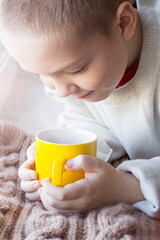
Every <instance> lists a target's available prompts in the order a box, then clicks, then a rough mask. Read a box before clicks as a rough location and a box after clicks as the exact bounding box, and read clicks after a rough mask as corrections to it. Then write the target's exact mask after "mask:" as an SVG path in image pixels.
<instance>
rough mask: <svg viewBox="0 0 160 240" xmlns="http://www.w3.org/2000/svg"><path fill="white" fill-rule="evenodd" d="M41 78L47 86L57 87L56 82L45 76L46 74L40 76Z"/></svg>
mask: <svg viewBox="0 0 160 240" xmlns="http://www.w3.org/2000/svg"><path fill="white" fill-rule="evenodd" d="M40 79H41V81H42V83H43V84H44V85H45V86H46V87H48V88H51V89H55V86H54V83H53V81H52V79H50V78H48V77H45V76H42V75H41V76H40Z"/></svg>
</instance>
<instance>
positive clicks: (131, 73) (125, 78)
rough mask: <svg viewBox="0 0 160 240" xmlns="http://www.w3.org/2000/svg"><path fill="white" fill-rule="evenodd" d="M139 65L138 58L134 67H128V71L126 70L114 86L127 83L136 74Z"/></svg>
mask: <svg viewBox="0 0 160 240" xmlns="http://www.w3.org/2000/svg"><path fill="white" fill-rule="evenodd" d="M138 65H139V60H138V61H137V63H136V64H135V65H134V67H133V68H132V69H130V70H129V71H128V72H126V73H125V74H124V75H123V77H122V79H121V81H120V82H119V83H118V85H117V87H116V88H119V87H122V86H123V85H125V84H126V83H128V82H129V81H130V80H131V79H132V78H133V77H134V75H135V74H136V71H137V68H138Z"/></svg>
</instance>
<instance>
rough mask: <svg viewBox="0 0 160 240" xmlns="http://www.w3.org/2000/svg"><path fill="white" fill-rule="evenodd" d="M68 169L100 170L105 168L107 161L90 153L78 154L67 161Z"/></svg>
mask: <svg viewBox="0 0 160 240" xmlns="http://www.w3.org/2000/svg"><path fill="white" fill-rule="evenodd" d="M65 166H66V169H67V170H69V171H79V170H84V171H85V172H90V171H91V172H99V171H100V170H102V169H104V167H105V166H106V163H105V162H104V161H103V160H101V159H99V158H96V157H92V156H88V155H78V156H77V157H75V158H72V159H70V160H68V161H67V162H66V165H65Z"/></svg>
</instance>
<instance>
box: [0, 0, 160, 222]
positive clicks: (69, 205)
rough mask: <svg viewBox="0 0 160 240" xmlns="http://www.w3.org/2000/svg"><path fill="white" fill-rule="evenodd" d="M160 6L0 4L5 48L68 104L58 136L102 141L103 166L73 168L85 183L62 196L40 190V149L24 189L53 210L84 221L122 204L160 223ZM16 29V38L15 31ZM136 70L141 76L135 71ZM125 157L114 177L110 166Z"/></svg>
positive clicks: (82, 161)
mask: <svg viewBox="0 0 160 240" xmlns="http://www.w3.org/2000/svg"><path fill="white" fill-rule="evenodd" d="M156 4H158V1H152V3H149V1H145V0H141V1H140V0H139V1H138V2H137V9H138V11H137V10H136V9H134V8H133V6H132V4H131V2H130V1H125V0H114V1H109V0H85V1H84V0H78V1H74V0H72V1H71V0H70V1H69V0H67V1H63V0H48V1H42V0H41V1H40V0H34V1H31V0H28V1H23V0H21V1H18V0H17V1H16V4H15V1H13V0H1V1H0V9H1V13H0V23H1V26H0V29H1V39H2V42H3V44H4V46H5V47H6V49H7V50H8V51H9V52H10V54H11V55H12V56H13V57H14V58H15V59H16V60H17V62H18V63H19V64H20V65H21V66H22V68H24V69H25V70H27V71H30V72H33V73H36V74H38V75H40V77H41V79H42V82H43V83H44V84H45V86H46V92H47V94H48V95H49V96H50V97H53V98H55V92H56V95H58V96H59V97H61V98H64V102H65V105H66V107H65V112H64V113H63V114H62V115H61V116H60V117H59V126H62V127H79V128H82V129H88V130H91V131H94V132H95V133H96V134H97V136H98V141H99V145H98V157H97V158H94V157H90V156H84V155H81V156H77V157H76V158H74V159H71V160H69V161H67V163H66V168H67V169H68V170H71V171H76V170H79V169H84V171H85V179H83V180H80V181H78V182H76V183H73V184H70V185H67V186H66V187H64V188H61V187H57V186H53V185H51V183H50V181H49V180H48V179H46V180H43V181H41V183H40V182H39V180H38V176H37V174H36V172H35V171H34V169H35V168H34V150H33V149H34V147H33V145H32V146H31V147H30V148H29V149H28V153H27V154H28V160H27V161H26V162H25V163H24V164H23V165H22V166H21V167H20V170H19V177H20V178H21V179H22V181H21V187H22V190H24V191H25V192H26V196H27V198H28V199H30V200H31V201H36V200H41V201H42V203H43V204H44V206H45V208H46V209H49V210H52V209H54V208H56V209H60V210H69V211H80V212H81V211H86V210H90V209H95V208H99V207H103V206H106V205H109V204H115V203H118V202H122V201H123V202H127V203H130V204H133V205H134V206H135V207H136V208H137V209H140V210H142V211H143V212H145V213H146V214H148V215H149V216H151V217H153V218H157V219H160V207H159V206H160V174H159V173H160V126H159V122H160V107H159V106H160V105H159V99H160V96H159V92H160V90H159V88H160V86H159V83H160V75H159V74H160V52H159V51H160V46H159V44H160V39H159V38H160V28H159V22H158V21H159V17H158V12H156V11H155V9H154V8H155V6H156ZM15 26H16V28H15ZM137 68H138V69H137ZM126 154H127V155H128V157H129V159H130V160H128V161H125V162H123V163H121V164H120V165H119V167H118V168H117V169H115V168H113V167H112V166H111V164H110V163H114V161H115V160H117V159H119V158H121V157H123V156H125V155H126Z"/></svg>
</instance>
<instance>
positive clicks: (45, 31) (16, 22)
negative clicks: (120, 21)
mask: <svg viewBox="0 0 160 240" xmlns="http://www.w3.org/2000/svg"><path fill="white" fill-rule="evenodd" d="M125 1H129V0H0V31H1V34H2V35H3V33H4V34H5V33H6V34H7V32H8V33H9V34H11V35H12V37H14V36H15V37H17V36H19V34H23V36H24V37H25V38H26V39H30V40H31V39H37V40H38V39H39V40H40V39H41V38H45V39H52V38H53V37H57V38H58V39H62V38H69V37H70V36H73V34H74V35H75V36H78V37H81V36H82V35H83V36H84V35H87V34H89V33H93V32H99V33H102V34H106V35H109V33H110V32H111V30H112V23H113V19H114V17H115V14H116V11H117V8H118V7H119V5H120V4H121V3H122V2H125Z"/></svg>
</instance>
